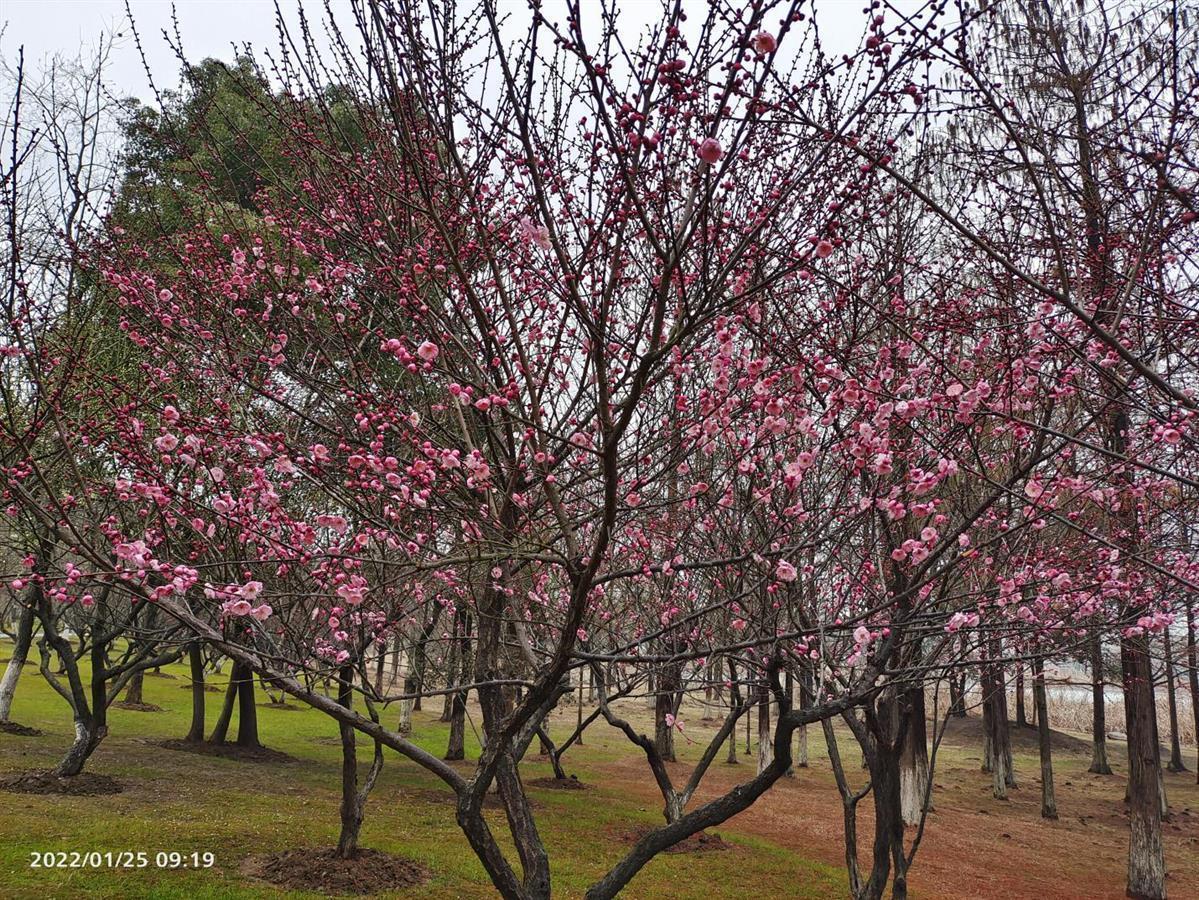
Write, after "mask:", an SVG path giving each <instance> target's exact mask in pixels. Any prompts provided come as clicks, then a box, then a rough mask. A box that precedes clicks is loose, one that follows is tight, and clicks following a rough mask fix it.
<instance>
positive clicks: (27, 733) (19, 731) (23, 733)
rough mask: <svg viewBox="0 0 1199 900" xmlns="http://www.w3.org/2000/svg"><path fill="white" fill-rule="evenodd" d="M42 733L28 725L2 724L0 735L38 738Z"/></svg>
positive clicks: (0, 724) (0, 723)
mask: <svg viewBox="0 0 1199 900" xmlns="http://www.w3.org/2000/svg"><path fill="white" fill-rule="evenodd" d="M41 733H42V732H41V731H40V730H39V729H37V728H30V727H29V726H28V725H18V724H17V723H16V722H0V734H15V735H18V736H19V737H38V736H39V735H40V734H41Z"/></svg>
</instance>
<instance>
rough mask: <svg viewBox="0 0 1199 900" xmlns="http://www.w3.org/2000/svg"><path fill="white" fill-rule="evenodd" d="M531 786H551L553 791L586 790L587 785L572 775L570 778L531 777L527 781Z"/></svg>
mask: <svg viewBox="0 0 1199 900" xmlns="http://www.w3.org/2000/svg"><path fill="white" fill-rule="evenodd" d="M525 784H526V785H528V786H529V787H539V788H549V789H550V790H553V791H585V790H587V785H585V784H583V782H581V781H579V779H578V778H577V777H576V776H574V775H571V776H570V777H569V778H531V779H529V780H528V781H526V782H525Z"/></svg>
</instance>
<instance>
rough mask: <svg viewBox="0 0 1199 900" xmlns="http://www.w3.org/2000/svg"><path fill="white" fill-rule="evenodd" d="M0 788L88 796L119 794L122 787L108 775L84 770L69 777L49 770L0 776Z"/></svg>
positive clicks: (15, 792) (13, 792)
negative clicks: (60, 775) (63, 776)
mask: <svg viewBox="0 0 1199 900" xmlns="http://www.w3.org/2000/svg"><path fill="white" fill-rule="evenodd" d="M0 790H4V791H8V792H9V793H12V794H70V795H72V796H76V797H90V796H95V795H98V794H119V793H121V791H123V790H124V787H123V786H122V785H121V783H120V782H119V781H117V780H116V779H115V778H112V777H110V776H108V775H96V774H94V773H92V772H84V773H82V774H80V775H75V776H73V777H71V778H61V777H59V776H57V775H53V774H51V773H50V772H18V773H17V774H16V775H9V776H7V777H5V778H0Z"/></svg>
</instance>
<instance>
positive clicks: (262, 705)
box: [258, 700, 304, 709]
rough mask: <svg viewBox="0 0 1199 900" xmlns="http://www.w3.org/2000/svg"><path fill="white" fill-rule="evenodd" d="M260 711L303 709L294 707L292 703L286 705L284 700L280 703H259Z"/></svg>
mask: <svg viewBox="0 0 1199 900" xmlns="http://www.w3.org/2000/svg"><path fill="white" fill-rule="evenodd" d="M258 706H259V708H260V709H303V708H304V707H302V706H296V705H295V704H294V703H288V702H287V701H286V700H284V701H283V702H282V703H259V704H258Z"/></svg>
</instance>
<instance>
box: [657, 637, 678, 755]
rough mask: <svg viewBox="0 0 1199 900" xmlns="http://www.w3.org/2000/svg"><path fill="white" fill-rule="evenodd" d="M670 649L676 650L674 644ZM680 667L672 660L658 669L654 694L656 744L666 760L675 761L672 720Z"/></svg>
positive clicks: (674, 712)
mask: <svg viewBox="0 0 1199 900" xmlns="http://www.w3.org/2000/svg"><path fill="white" fill-rule="evenodd" d="M670 649H671V652H673V651H674V646H673V644H672V645H671V647H670ZM679 669H680V666H679V664H677V663H673V662H671V663H667V664H665V665H664V666H662V668H660V669H659V670H658V677H657V681H656V685H657V692H656V694H655V695H654V697H655V699H654V744H655V745H656V748H657V751H658V755H659V756H661V757H662V759H663V760H665V761H666V762H674V761H675V755H674V725H673V724H672V721H671V720H673V718H674V716H675V715H676V714H677V710H676V709H675V695H676V694H677V692H678V690H679V683H680V681H681V678H682V673H681V672H680V671H679ZM668 717H669V718H668Z"/></svg>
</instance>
